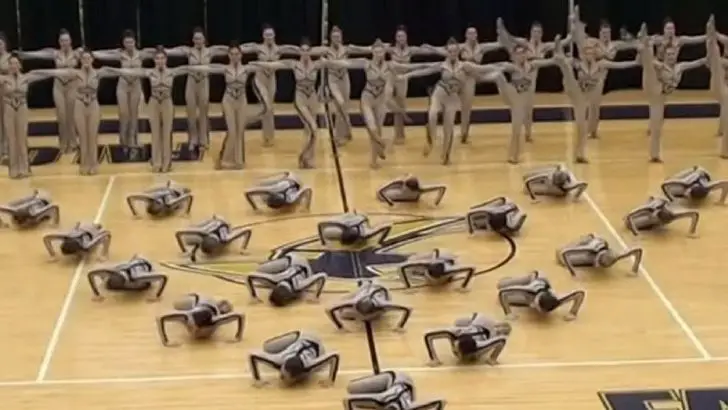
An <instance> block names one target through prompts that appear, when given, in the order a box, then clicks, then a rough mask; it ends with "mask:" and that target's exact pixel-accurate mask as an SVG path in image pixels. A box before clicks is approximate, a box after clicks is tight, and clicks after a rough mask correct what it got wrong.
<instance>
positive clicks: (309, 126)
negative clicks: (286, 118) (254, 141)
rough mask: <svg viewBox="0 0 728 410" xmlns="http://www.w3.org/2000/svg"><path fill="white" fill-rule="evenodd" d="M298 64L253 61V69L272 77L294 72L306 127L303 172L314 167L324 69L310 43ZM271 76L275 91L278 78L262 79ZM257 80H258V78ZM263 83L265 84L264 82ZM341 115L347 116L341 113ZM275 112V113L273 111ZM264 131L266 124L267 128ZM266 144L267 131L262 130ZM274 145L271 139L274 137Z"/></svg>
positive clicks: (296, 96) (298, 107)
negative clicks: (320, 79) (319, 90)
mask: <svg viewBox="0 0 728 410" xmlns="http://www.w3.org/2000/svg"><path fill="white" fill-rule="evenodd" d="M298 54H299V55H300V58H299V60H280V61H251V62H250V65H251V66H253V67H261V68H263V72H265V73H269V72H273V71H274V70H291V71H293V77H294V78H295V80H296V91H295V94H294V97H293V107H294V108H295V109H296V112H297V113H298V117H299V118H300V119H301V122H302V123H303V132H304V141H305V142H304V144H303V149H302V150H301V153H300V154H299V155H298V167H299V168H301V169H307V168H313V167H314V155H315V153H316V136H317V135H316V134H317V131H318V123H317V121H316V119H317V117H318V113H319V98H318V97H319V96H318V93H317V92H316V79H317V78H318V74H319V71H320V70H321V69H322V68H323V61H322V60H318V61H313V60H312V59H311V46H310V43H309V42H308V40H307V39H304V40H302V42H301V46H300V47H299V49H298ZM265 76H268V77H269V78H272V80H271V81H273V88H274V89H275V75H272V74H265V75H263V76H261V79H263V78H265ZM256 79H257V76H256ZM261 81H262V80H261ZM337 111H339V114H340V115H346V113H345V112H342V111H341V110H340V109H339V110H337ZM270 112H271V113H272V112H273V111H272V110H271V111H270ZM263 126H264V127H265V121H264V125H263ZM263 133H264V142H265V128H263ZM271 141H272V137H271Z"/></svg>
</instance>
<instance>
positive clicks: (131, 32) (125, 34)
mask: <svg viewBox="0 0 728 410" xmlns="http://www.w3.org/2000/svg"><path fill="white" fill-rule="evenodd" d="M127 38H130V39H132V40H136V34H135V33H134V30H129V29H126V30H124V31H123V32H122V33H121V39H122V40H126V39H127Z"/></svg>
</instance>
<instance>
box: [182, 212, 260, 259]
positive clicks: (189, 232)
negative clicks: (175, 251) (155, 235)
mask: <svg viewBox="0 0 728 410" xmlns="http://www.w3.org/2000/svg"><path fill="white" fill-rule="evenodd" d="M252 235H253V230H252V229H250V228H249V227H247V226H233V225H232V224H231V223H230V222H228V221H226V220H225V219H223V218H220V217H219V216H217V215H213V216H212V218H209V219H206V220H205V221H203V222H200V223H196V224H194V225H192V226H190V227H188V228H184V229H180V230H178V231H177V232H175V234H174V237H175V239H176V240H177V245H178V246H179V249H180V250H181V251H182V253H184V254H186V255H187V256H189V258H190V261H192V262H197V251H200V252H202V254H203V255H205V256H207V257H209V258H214V257H217V256H222V255H224V254H225V251H227V250H228V248H229V247H230V245H232V243H233V242H236V241H237V240H240V242H241V243H240V248H239V253H241V254H242V253H244V252H245V249H247V248H248V244H249V243H250V237H251V236H252Z"/></svg>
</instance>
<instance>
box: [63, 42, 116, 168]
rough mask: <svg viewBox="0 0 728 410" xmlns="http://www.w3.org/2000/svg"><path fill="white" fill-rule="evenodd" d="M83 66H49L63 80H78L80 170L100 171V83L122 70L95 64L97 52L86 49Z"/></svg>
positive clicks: (82, 54)
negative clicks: (62, 67)
mask: <svg viewBox="0 0 728 410" xmlns="http://www.w3.org/2000/svg"><path fill="white" fill-rule="evenodd" d="M80 60H81V68H78V69H76V68H71V69H68V68H64V69H55V70H49V72H51V73H53V76H54V77H55V78H60V79H61V81H62V82H68V81H73V82H74V84H76V92H75V96H74V99H75V105H74V107H73V119H74V124H75V129H76V131H77V132H78V136H79V140H80V145H79V150H78V152H79V174H81V175H96V174H97V173H98V171H99V154H98V148H99V123H100V122H101V112H100V109H99V101H98V92H99V83H100V81H101V79H103V78H109V77H116V76H117V75H118V74H117V73H116V72H115V71H113V70H111V69H110V68H108V67H102V68H100V69H98V70H96V69H94V67H93V62H94V58H93V52H91V50H88V49H85V48H84V49H83V50H82V51H81V52H80Z"/></svg>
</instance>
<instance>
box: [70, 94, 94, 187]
mask: <svg viewBox="0 0 728 410" xmlns="http://www.w3.org/2000/svg"><path fill="white" fill-rule="evenodd" d="M73 108H74V109H73V116H74V121H75V123H76V130H77V131H78V136H79V139H80V142H81V144H80V145H79V152H78V154H79V155H78V165H79V173H80V174H81V175H88V174H89V169H90V157H91V155H92V154H91V152H89V150H88V148H89V144H88V133H87V130H86V106H85V105H84V103H83V102H81V101H79V100H76V103H75V106H74V107H73Z"/></svg>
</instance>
